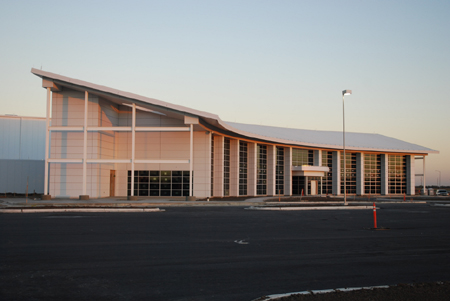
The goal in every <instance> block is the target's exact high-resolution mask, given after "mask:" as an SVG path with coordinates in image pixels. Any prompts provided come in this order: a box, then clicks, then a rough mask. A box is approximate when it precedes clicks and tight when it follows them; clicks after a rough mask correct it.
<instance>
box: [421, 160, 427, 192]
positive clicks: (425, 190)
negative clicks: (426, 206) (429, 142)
mask: <svg viewBox="0 0 450 301" xmlns="http://www.w3.org/2000/svg"><path fill="white" fill-rule="evenodd" d="M422 190H423V193H424V194H428V190H427V183H426V181H425V155H424V156H423V189H422Z"/></svg>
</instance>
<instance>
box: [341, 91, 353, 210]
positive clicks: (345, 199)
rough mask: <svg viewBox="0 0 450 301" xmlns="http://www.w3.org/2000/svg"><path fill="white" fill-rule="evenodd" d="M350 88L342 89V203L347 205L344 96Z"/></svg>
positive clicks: (348, 92) (349, 92)
mask: <svg viewBox="0 0 450 301" xmlns="http://www.w3.org/2000/svg"><path fill="white" fill-rule="evenodd" d="M351 94H352V90H344V91H342V142H343V143H342V146H343V147H342V148H343V150H344V160H343V162H344V205H345V206H347V205H348V204H347V158H346V156H345V106H344V96H345V95H351Z"/></svg>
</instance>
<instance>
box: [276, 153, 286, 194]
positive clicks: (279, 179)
mask: <svg viewBox="0 0 450 301" xmlns="http://www.w3.org/2000/svg"><path fill="white" fill-rule="evenodd" d="M276 150H277V165H276V173H277V174H276V179H275V180H276V184H275V189H276V191H275V194H284V148H283V147H278V146H277V147H276Z"/></svg>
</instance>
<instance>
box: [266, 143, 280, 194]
mask: <svg viewBox="0 0 450 301" xmlns="http://www.w3.org/2000/svg"><path fill="white" fill-rule="evenodd" d="M276 166H277V148H276V146H275V145H267V195H278V191H276V182H277V180H276V176H277V171H276Z"/></svg>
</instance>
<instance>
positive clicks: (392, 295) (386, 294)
mask: <svg viewBox="0 0 450 301" xmlns="http://www.w3.org/2000/svg"><path fill="white" fill-rule="evenodd" d="M449 299H450V281H445V282H434V283H415V284H399V285H396V286H391V287H389V288H376V289H373V290H357V291H350V292H334V293H328V294H313V295H311V294H309V295H298V294H297V295H292V296H289V297H283V298H279V299H277V300H279V301H317V300H318V301H344V300H345V301H353V300H355V301H356V300H365V301H394V300H395V301H399V300H400V301H402V300H405V301H406V300H408V301H425V300H430V301H431V300H433V301H440V300H449ZM261 300H264V299H261Z"/></svg>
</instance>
